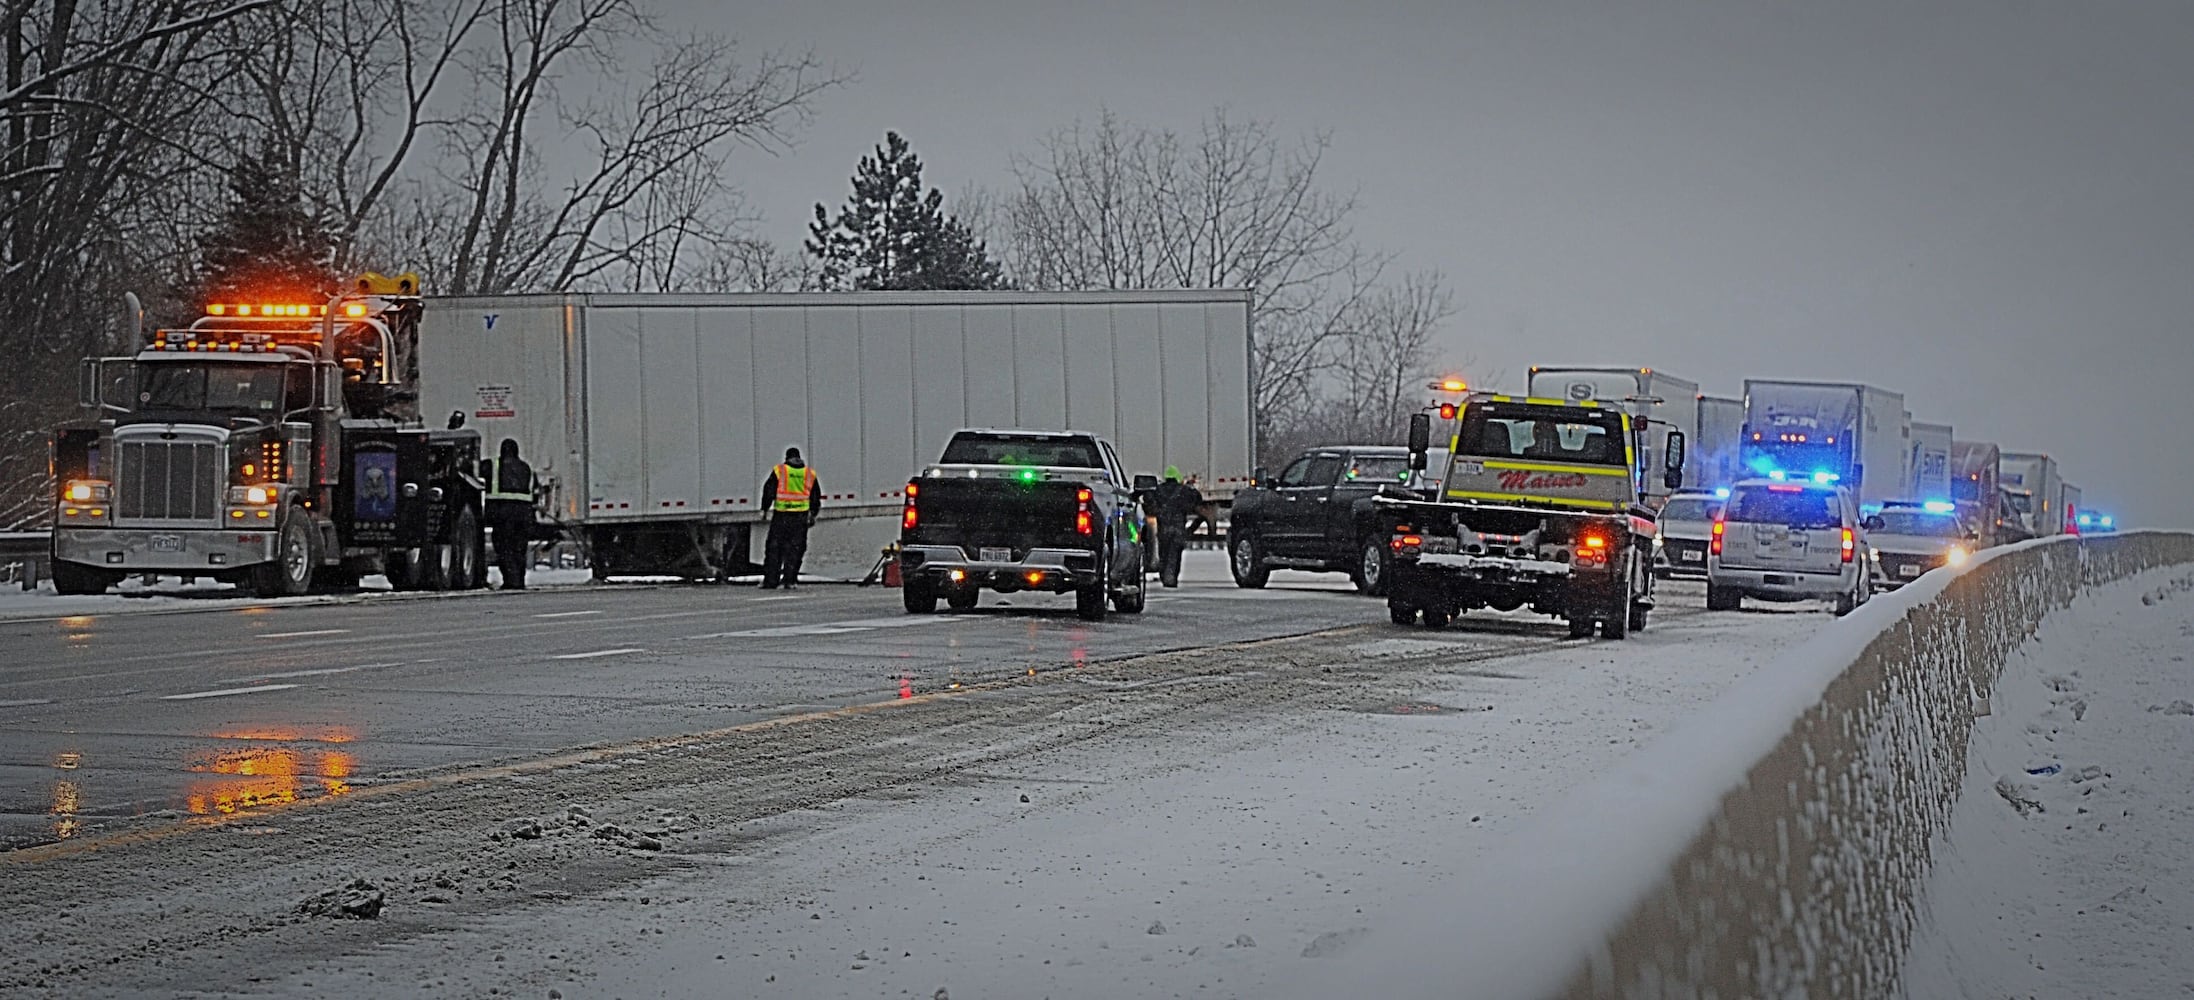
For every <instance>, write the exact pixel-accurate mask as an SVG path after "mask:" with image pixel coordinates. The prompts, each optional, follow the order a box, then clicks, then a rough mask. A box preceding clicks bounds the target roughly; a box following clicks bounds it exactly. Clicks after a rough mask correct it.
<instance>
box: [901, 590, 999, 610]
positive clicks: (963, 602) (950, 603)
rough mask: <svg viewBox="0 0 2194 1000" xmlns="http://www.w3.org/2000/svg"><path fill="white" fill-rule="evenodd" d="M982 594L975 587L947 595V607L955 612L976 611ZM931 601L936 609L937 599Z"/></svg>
mask: <svg viewBox="0 0 2194 1000" xmlns="http://www.w3.org/2000/svg"><path fill="white" fill-rule="evenodd" d="M901 589H905V588H901ZM982 593H983V592H982V591H979V590H976V589H975V588H973V587H963V588H961V589H959V590H955V591H953V592H951V593H949V594H946V595H945V606H946V607H948V608H951V609H952V610H954V611H973V610H975V602H976V600H977V599H978V598H980V597H981V596H982ZM931 600H932V602H933V605H932V606H933V608H934V601H935V598H931Z"/></svg>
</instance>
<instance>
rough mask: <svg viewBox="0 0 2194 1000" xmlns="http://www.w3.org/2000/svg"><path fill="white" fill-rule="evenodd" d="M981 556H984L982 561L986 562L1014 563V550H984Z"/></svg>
mask: <svg viewBox="0 0 2194 1000" xmlns="http://www.w3.org/2000/svg"><path fill="white" fill-rule="evenodd" d="M981 555H982V560H983V561H984V562H1012V561H1013V550H1012V549H984V550H983V551H982V553H981Z"/></svg>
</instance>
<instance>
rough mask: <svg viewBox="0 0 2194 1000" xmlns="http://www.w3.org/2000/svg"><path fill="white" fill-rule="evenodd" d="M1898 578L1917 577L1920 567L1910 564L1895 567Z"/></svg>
mask: <svg viewBox="0 0 2194 1000" xmlns="http://www.w3.org/2000/svg"><path fill="white" fill-rule="evenodd" d="M1897 575H1898V576H1919V575H1920V567H1918V566H1913V565H1910V564H1907V565H1903V566H1899V567H1897Z"/></svg>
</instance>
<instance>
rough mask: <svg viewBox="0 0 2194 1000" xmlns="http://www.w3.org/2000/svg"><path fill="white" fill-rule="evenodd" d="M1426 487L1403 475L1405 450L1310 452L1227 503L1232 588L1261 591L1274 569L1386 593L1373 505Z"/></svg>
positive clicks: (1384, 558)
mask: <svg viewBox="0 0 2194 1000" xmlns="http://www.w3.org/2000/svg"><path fill="white" fill-rule="evenodd" d="M1429 485H1430V483H1429V482H1428V481H1427V477H1425V476H1423V475H1422V474H1420V473H1417V472H1416V471H1415V470H1412V469H1411V468H1410V462H1409V449H1407V448H1400V447H1386V446H1377V445H1338V446H1329V447H1324V448H1313V449H1311V450H1309V451H1307V452H1304V453H1303V454H1302V456H1301V457H1299V458H1297V459H1295V460H1294V461H1293V462H1289V463H1288V464H1287V466H1286V468H1284V469H1282V470H1281V472H1280V474H1279V475H1278V476H1275V477H1266V476H1263V475H1260V476H1259V477H1258V479H1257V483H1256V484H1255V485H1254V486H1251V487H1250V488H1249V489H1247V490H1243V491H1242V492H1241V493H1238V494H1236V495H1235V497H1234V512H1233V516H1232V518H1231V521H1232V525H1231V527H1229V528H1228V530H1227V556H1228V563H1229V565H1230V566H1231V567H1232V569H1233V572H1234V582H1235V584H1237V585H1239V586H1243V587H1262V586H1264V585H1265V582H1266V579H1267V578H1269V577H1270V576H1271V575H1272V571H1273V570H1274V569H1301V570H1314V571H1327V572H1338V573H1347V574H1348V578H1349V579H1350V580H1351V581H1353V582H1354V583H1355V584H1356V587H1357V589H1359V590H1361V591H1363V592H1364V593H1366V594H1371V595H1374V596H1378V595H1383V594H1385V593H1386V577H1387V573H1386V571H1387V567H1388V565H1389V561H1390V559H1391V558H1392V554H1391V553H1390V552H1389V550H1388V545H1387V538H1386V535H1385V534H1384V533H1383V532H1381V531H1380V530H1379V525H1378V519H1377V517H1376V515H1375V512H1374V511H1373V509H1372V505H1371V501H1372V499H1373V498H1374V497H1378V496H1381V495H1385V496H1414V495H1420V494H1419V493H1418V491H1419V490H1420V489H1423V488H1426V487H1428V486H1429Z"/></svg>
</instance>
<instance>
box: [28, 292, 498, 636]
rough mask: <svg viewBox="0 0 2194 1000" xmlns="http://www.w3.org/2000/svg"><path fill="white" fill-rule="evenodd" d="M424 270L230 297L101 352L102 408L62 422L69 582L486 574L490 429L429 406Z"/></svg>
mask: <svg viewBox="0 0 2194 1000" xmlns="http://www.w3.org/2000/svg"><path fill="white" fill-rule="evenodd" d="M418 280H419V279H418V277H417V276H416V275H402V276H399V277H396V278H384V277H381V276H379V275H367V276H365V277H364V278H361V279H360V281H359V287H358V290H357V292H356V293H354V294H349V295H345V296H342V297H340V298H338V299H336V300H335V301H334V302H332V303H329V302H321V303H298V302H269V301H253V300H244V301H231V302H219V303H214V304H211V305H208V306H207V307H206V313H205V315H204V316H203V317H201V318H199V319H198V320H197V321H195V322H193V323H192V324H191V325H190V326H188V327H185V328H182V329H172V330H156V331H153V333H152V334H151V336H150V338H149V340H148V342H147V343H145V344H144V345H143V348H142V349H141V350H139V351H138V352H137V353H136V354H135V355H132V356H127V357H111V358H93V359H87V360H86V362H85V372H84V374H85V378H84V391H83V399H82V402H83V404H84V406H85V408H86V409H87V411H88V413H89V416H88V417H87V419H86V420H85V421H83V422H80V423H77V424H73V425H71V426H68V427H64V428H62V429H60V430H59V431H58V432H57V433H56V434H55V436H54V453H53V459H54V469H55V472H56V476H57V478H58V479H60V481H61V483H62V486H61V494H62V495H61V497H60V498H59V504H58V510H57V514H58V517H57V523H56V526H55V528H54V533H53V557H54V584H55V586H56V587H57V588H58V589H59V590H61V591H62V592H63V593H96V592H98V591H102V590H105V589H106V588H107V587H109V586H111V585H113V584H115V583H117V582H119V581H120V580H121V579H122V578H123V577H124V576H126V575H131V574H159V575H170V576H180V577H212V578H214V579H216V580H221V581H225V582H231V583H239V584H242V585H244V586H245V587H246V588H247V589H249V590H250V591H252V592H253V593H255V594H259V595H262V596H277V595H294V594H302V593H305V592H307V591H308V590H311V589H314V588H325V587H345V586H355V585H356V584H357V582H358V578H359V577H360V576H362V575H366V574H371V573H385V574H387V576H388V578H389V581H390V582H391V584H393V585H394V586H396V587H397V588H399V589H405V588H423V589H433V590H441V589H458V588H468V587H478V586H483V585H484V584H485V583H486V575H485V569H484V567H483V561H482V550H483V545H482V534H481V530H480V510H481V508H480V495H481V493H480V483H479V482H478V480H477V478H476V463H477V461H478V459H479V456H480V435H479V433H478V432H477V431H474V430H461V429H454V428H445V429H435V430H429V429H427V428H426V427H425V426H424V425H423V423H422V421H421V419H420V412H419V406H418V400H419V365H418V355H417V344H418V330H419V318H420V314H421V309H422V303H421V300H420V298H419V295H418Z"/></svg>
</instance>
